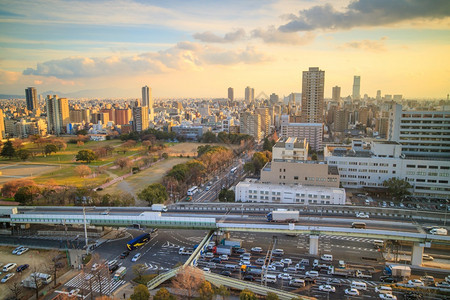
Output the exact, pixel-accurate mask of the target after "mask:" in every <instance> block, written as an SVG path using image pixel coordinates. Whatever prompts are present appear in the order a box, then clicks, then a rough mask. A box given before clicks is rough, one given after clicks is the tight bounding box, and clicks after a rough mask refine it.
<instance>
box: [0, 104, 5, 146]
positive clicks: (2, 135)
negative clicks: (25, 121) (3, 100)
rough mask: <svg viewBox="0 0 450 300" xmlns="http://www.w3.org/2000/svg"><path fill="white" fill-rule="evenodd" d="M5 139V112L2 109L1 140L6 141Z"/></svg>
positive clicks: (0, 115)
mask: <svg viewBox="0 0 450 300" xmlns="http://www.w3.org/2000/svg"><path fill="white" fill-rule="evenodd" d="M5 137H6V132H5V116H4V115H3V110H2V109H0V138H2V139H4V138H5Z"/></svg>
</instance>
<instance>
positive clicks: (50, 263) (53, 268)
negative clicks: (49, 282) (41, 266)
mask: <svg viewBox="0 0 450 300" xmlns="http://www.w3.org/2000/svg"><path fill="white" fill-rule="evenodd" d="M48 257H49V258H51V260H47V264H46V269H47V271H48V272H49V273H50V274H52V276H53V286H54V287H56V279H57V275H58V271H59V270H60V269H62V268H64V264H65V263H64V262H65V260H64V258H65V257H66V256H65V255H62V254H61V253H60V252H59V251H52V252H50V253H49V255H48Z"/></svg>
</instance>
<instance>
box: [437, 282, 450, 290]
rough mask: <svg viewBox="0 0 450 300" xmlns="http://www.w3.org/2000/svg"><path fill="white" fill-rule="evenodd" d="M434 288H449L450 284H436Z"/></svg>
mask: <svg viewBox="0 0 450 300" xmlns="http://www.w3.org/2000/svg"><path fill="white" fill-rule="evenodd" d="M436 287H440V288H450V283H449V282H448V281H442V282H438V283H436Z"/></svg>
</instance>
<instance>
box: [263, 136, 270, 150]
mask: <svg viewBox="0 0 450 300" xmlns="http://www.w3.org/2000/svg"><path fill="white" fill-rule="evenodd" d="M263 150H264V151H270V152H272V143H271V142H270V141H269V139H268V138H264V143H263Z"/></svg>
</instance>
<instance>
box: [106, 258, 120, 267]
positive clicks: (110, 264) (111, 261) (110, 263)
mask: <svg viewBox="0 0 450 300" xmlns="http://www.w3.org/2000/svg"><path fill="white" fill-rule="evenodd" d="M117 263H118V261H117V259H114V260H110V261H108V266H112V265H115V264H117Z"/></svg>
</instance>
